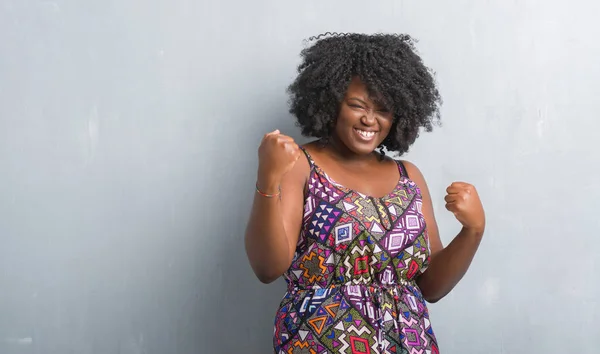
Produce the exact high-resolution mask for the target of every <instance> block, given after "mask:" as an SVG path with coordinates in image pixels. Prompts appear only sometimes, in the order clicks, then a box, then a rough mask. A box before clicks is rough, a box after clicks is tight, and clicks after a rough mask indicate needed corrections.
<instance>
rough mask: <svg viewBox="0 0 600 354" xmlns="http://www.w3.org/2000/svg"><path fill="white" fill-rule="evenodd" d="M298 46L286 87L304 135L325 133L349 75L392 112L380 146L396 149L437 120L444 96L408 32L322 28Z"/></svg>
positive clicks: (329, 129) (324, 135)
mask: <svg viewBox="0 0 600 354" xmlns="http://www.w3.org/2000/svg"><path fill="white" fill-rule="evenodd" d="M309 41H316V42H315V43H314V44H313V45H312V46H309V47H307V48H305V49H303V50H302V52H301V57H302V63H301V64H300V65H299V66H298V76H297V78H296V79H295V80H294V82H293V83H292V84H291V85H290V86H289V87H288V93H289V95H290V113H292V114H293V115H294V116H295V117H296V118H297V125H298V126H299V127H300V128H301V130H302V135H304V136H306V137H313V138H320V139H323V138H324V139H327V138H328V137H330V136H331V134H332V133H333V130H334V128H335V122H336V119H337V116H338V113H339V108H340V104H341V102H342V100H343V98H344V96H345V94H346V90H347V88H348V86H349V84H350V81H351V80H352V78H353V77H358V78H360V80H361V81H362V82H363V83H364V84H365V85H366V87H367V90H368V91H369V94H370V95H371V96H372V97H376V98H377V100H378V101H379V102H378V103H380V104H382V105H384V106H385V107H386V108H387V109H389V110H390V111H391V112H393V114H394V122H393V124H392V128H391V130H390V133H389V134H388V136H387V138H386V139H385V140H384V141H383V142H382V144H381V146H380V148H381V147H384V148H385V149H386V150H388V151H395V152H397V153H399V154H400V155H402V154H404V153H405V152H407V151H408V149H409V147H410V146H411V145H412V144H413V143H414V142H415V140H416V139H417V137H418V136H419V131H420V129H421V128H424V129H425V131H428V132H430V131H432V129H433V125H434V124H435V123H439V119H440V114H439V107H440V105H441V102H442V99H441V97H440V94H439V92H438V90H437V87H436V82H435V79H434V76H433V72H431V71H430V70H429V69H428V68H427V67H426V66H425V65H424V64H423V62H422V61H421V58H420V57H419V55H418V54H417V53H416V49H415V45H414V42H415V41H414V39H413V38H411V37H410V36H409V35H406V34H400V35H398V34H372V35H366V34H357V33H341V34H340V33H330V32H327V33H324V34H322V35H319V36H315V37H311V38H309Z"/></svg>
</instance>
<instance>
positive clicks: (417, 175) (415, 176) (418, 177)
mask: <svg viewBox="0 0 600 354" xmlns="http://www.w3.org/2000/svg"><path fill="white" fill-rule="evenodd" d="M399 161H400V162H401V163H402V165H404V168H405V169H406V173H407V174H408V177H409V178H410V179H412V180H413V181H415V183H417V184H418V185H421V183H424V182H425V177H423V174H422V173H421V170H419V168H418V167H417V166H416V165H415V164H414V163H412V162H410V161H407V160H399Z"/></svg>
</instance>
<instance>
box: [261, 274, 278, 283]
mask: <svg viewBox="0 0 600 354" xmlns="http://www.w3.org/2000/svg"><path fill="white" fill-rule="evenodd" d="M256 277H257V278H258V280H259V281H260V282H261V283H263V284H271V283H272V282H274V281H275V280H277V278H279V276H274V275H272V274H264V273H256Z"/></svg>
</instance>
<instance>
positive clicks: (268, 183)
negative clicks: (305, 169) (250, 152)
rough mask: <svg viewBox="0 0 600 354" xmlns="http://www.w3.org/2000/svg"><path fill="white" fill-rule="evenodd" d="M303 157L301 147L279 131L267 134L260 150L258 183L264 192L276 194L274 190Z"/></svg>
mask: <svg viewBox="0 0 600 354" xmlns="http://www.w3.org/2000/svg"><path fill="white" fill-rule="evenodd" d="M301 155H302V151H301V150H300V147H299V146H298V145H297V144H296V143H295V142H294V139H292V138H291V137H289V136H287V135H283V134H281V133H280V132H279V130H275V131H273V132H271V133H268V134H266V135H265V136H264V138H263V140H262V142H261V144H260V147H259V148H258V183H259V185H260V187H261V188H264V189H265V190H264V192H266V193H269V192H274V191H273V188H278V186H279V184H280V183H281V180H282V178H283V176H284V175H285V174H286V173H287V172H288V171H289V170H291V169H292V167H294V164H295V163H296V161H297V160H298V158H299V157H300V156H301ZM269 190H270V191H269Z"/></svg>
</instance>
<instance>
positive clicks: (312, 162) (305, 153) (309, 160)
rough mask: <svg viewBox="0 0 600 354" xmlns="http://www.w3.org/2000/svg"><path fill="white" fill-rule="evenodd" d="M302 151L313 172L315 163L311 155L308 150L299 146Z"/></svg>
mask: <svg viewBox="0 0 600 354" xmlns="http://www.w3.org/2000/svg"><path fill="white" fill-rule="evenodd" d="M298 147H299V148H300V150H302V152H304V155H306V159H307V160H308V164H309V165H310V168H311V170H312V169H313V168H314V167H315V161H314V160H313V159H312V157H311V156H310V154H309V153H308V151H306V149H305V148H304V147H302V146H299V145H298Z"/></svg>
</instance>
